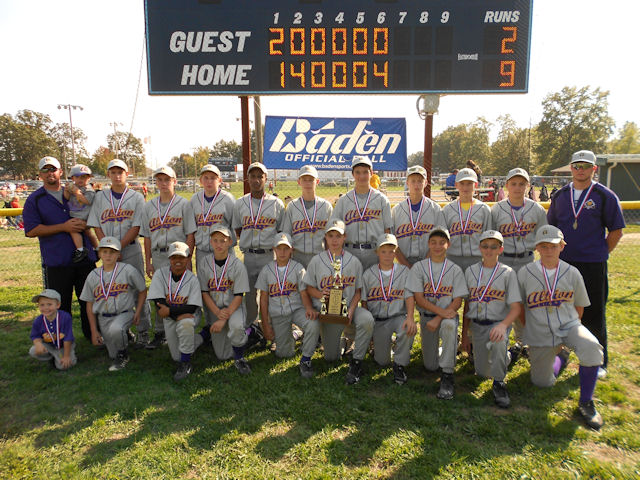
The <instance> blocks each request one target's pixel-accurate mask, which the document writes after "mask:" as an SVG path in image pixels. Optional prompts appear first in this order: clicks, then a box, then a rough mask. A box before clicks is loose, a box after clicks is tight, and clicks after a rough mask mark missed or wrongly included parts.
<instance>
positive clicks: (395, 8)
mask: <svg viewBox="0 0 640 480" xmlns="http://www.w3.org/2000/svg"><path fill="white" fill-rule="evenodd" d="M532 1H533V0H146V1H145V21H146V40H147V66H148V84H149V93H150V94H155V95H167V94H200V95H201V94H212V95H213V94H216V95H217V94H233V95H254V94H255V95H268V94H296V93H303V94H309V93H349V94H354V93H368V94H372V93H376V94H380V93H418V94H423V93H498V92H520V93H524V92H527V88H528V77H529V75H528V73H529V50H530V44H531V10H532Z"/></svg>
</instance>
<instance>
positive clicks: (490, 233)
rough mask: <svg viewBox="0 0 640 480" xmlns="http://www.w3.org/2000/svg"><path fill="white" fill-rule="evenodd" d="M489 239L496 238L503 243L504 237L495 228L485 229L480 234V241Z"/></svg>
mask: <svg viewBox="0 0 640 480" xmlns="http://www.w3.org/2000/svg"><path fill="white" fill-rule="evenodd" d="M489 239H494V240H498V241H499V242H500V243H501V244H504V238H503V237H502V234H501V233H500V232H498V231H497V230H485V231H484V232H482V234H481V235H480V241H481V242H482V241H483V240H489Z"/></svg>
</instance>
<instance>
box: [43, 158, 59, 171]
mask: <svg viewBox="0 0 640 480" xmlns="http://www.w3.org/2000/svg"><path fill="white" fill-rule="evenodd" d="M47 165H51V166H52V167H56V168H57V169H59V168H60V162H59V161H58V159H57V158H55V157H43V158H42V159H40V162H38V170H42V169H43V168H44V167H46V166H47Z"/></svg>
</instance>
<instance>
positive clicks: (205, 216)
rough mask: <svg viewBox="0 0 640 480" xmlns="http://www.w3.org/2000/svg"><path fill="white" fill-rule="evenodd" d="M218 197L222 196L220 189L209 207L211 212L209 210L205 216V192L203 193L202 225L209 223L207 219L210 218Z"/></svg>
mask: <svg viewBox="0 0 640 480" xmlns="http://www.w3.org/2000/svg"><path fill="white" fill-rule="evenodd" d="M218 195H220V189H218V191H217V192H216V194H215V195H214V196H213V200H211V204H210V205H209V210H207V214H206V215H205V214H204V202H205V199H204V191H203V192H202V223H205V222H206V221H207V219H208V218H209V214H210V213H211V209H212V208H213V204H214V203H216V199H217V198H218Z"/></svg>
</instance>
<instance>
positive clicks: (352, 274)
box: [303, 220, 374, 385]
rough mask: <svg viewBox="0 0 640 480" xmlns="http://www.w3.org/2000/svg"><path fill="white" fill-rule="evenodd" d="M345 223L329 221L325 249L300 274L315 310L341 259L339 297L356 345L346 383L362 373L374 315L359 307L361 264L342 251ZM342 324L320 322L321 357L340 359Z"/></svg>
mask: <svg viewBox="0 0 640 480" xmlns="http://www.w3.org/2000/svg"><path fill="white" fill-rule="evenodd" d="M344 240H345V224H344V222H343V221H342V220H330V221H329V226H328V227H327V230H326V233H325V236H324V241H325V245H326V246H327V250H325V251H324V252H322V253H319V254H317V255H316V256H315V257H313V258H312V259H311V261H310V262H309V266H308V267H307V270H306V272H305V274H304V277H303V282H304V283H305V284H306V286H307V287H306V290H307V292H308V294H309V296H310V297H311V298H312V302H313V307H314V308H315V310H316V312H319V311H320V309H321V302H320V300H321V299H322V298H328V296H329V288H330V287H331V286H332V285H333V282H334V278H335V270H334V268H333V263H334V262H336V261H337V260H340V278H341V280H342V298H344V299H345V301H346V302H347V305H348V312H347V316H348V317H349V325H351V324H353V325H354V327H355V348H354V350H353V358H352V360H351V363H350V365H349V371H348V372H347V377H346V382H347V384H349V385H351V384H354V383H358V382H359V381H360V378H361V377H362V375H363V374H364V370H363V368H362V361H363V360H364V357H365V355H366V353H367V349H368V348H369V343H370V342H371V337H372V335H373V324H374V320H373V316H372V315H371V313H370V312H369V311H368V310H365V309H364V308H362V307H359V306H358V303H359V302H360V296H361V293H360V290H361V288H362V264H361V263H360V261H359V260H358V259H357V258H356V257H355V256H353V255H351V254H350V253H349V252H347V251H345V250H344ZM344 329H345V325H342V324H331V323H322V324H321V325H320V337H321V338H322V346H323V347H324V358H325V360H327V361H330V362H332V361H336V360H338V359H339V358H340V337H341V336H342V331H343V330H344Z"/></svg>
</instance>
